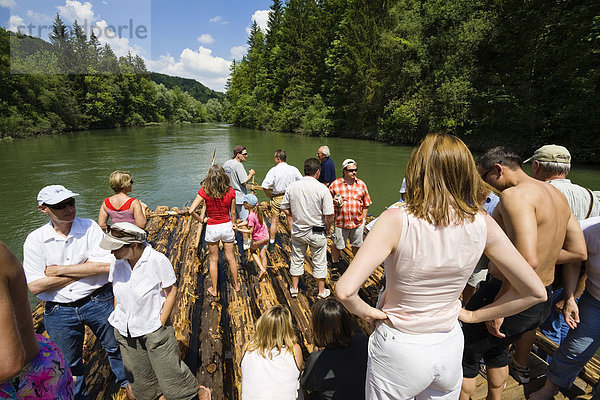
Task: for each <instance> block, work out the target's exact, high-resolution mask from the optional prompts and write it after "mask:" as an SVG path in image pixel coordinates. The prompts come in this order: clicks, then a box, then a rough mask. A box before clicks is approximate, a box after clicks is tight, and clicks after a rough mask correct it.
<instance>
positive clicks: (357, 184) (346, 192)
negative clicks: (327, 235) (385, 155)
mask: <svg viewBox="0 0 600 400" xmlns="http://www.w3.org/2000/svg"><path fill="white" fill-rule="evenodd" d="M342 173H343V174H344V175H343V176H342V177H341V178H338V179H336V180H335V181H333V182H332V183H331V185H330V186H329V191H330V192H331V196H332V197H333V205H334V207H335V231H334V235H333V247H332V248H331V262H332V263H334V264H337V263H338V262H339V256H340V251H341V250H343V249H344V248H345V247H346V241H347V240H348V239H350V245H351V246H352V253H354V254H356V252H357V251H358V248H359V247H360V246H362V243H363V231H364V226H365V220H366V218H367V213H368V212H369V206H370V205H371V203H372V202H371V197H370V196H369V190H368V189H367V185H366V184H365V183H364V182H363V181H362V180H360V179H358V178H357V177H356V175H357V173H358V165H357V164H356V161H354V160H353V159H351V158H348V159H346V160H344V161H343V162H342Z"/></svg>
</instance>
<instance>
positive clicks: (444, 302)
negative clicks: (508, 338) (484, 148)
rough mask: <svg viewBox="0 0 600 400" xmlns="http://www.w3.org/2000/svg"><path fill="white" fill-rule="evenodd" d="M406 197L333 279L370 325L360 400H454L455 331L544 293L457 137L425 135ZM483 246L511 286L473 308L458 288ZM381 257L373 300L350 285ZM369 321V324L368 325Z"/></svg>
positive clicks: (457, 382)
mask: <svg viewBox="0 0 600 400" xmlns="http://www.w3.org/2000/svg"><path fill="white" fill-rule="evenodd" d="M406 188H407V190H406V196H405V201H406V203H405V204H404V205H403V206H401V207H400V208H393V209H388V210H386V211H385V212H384V213H383V214H382V215H381V217H380V218H379V219H378V221H377V223H376V224H375V226H374V227H373V229H372V230H371V231H370V232H369V235H368V236H367V238H366V240H365V242H364V245H363V246H362V247H361V248H360V250H359V251H358V253H357V254H356V257H355V258H354V260H353V261H352V263H351V264H350V266H349V267H348V269H347V271H346V272H345V273H344V275H342V277H341V278H340V280H339V282H338V284H337V287H336V294H337V296H338V297H339V299H340V300H341V301H342V302H343V303H344V305H345V306H346V307H347V308H348V310H349V311H350V312H352V313H354V314H356V315H358V316H359V317H361V318H363V319H364V320H366V321H368V322H370V323H372V324H373V325H376V329H375V331H374V332H373V334H372V335H371V337H370V338H369V354H368V365H367V379H366V392H365V393H366V398H367V399H400V398H402V399H405V398H413V397H417V398H424V399H425V398H433V397H435V398H436V399H458V397H459V395H460V390H461V383H462V368H461V361H462V353H463V345H464V341H463V334H462V330H461V328H460V326H459V324H458V319H459V316H460V319H461V320H463V321H465V322H469V323H473V322H480V321H487V320H491V319H494V318H500V317H504V316H508V315H513V314H516V313H518V312H520V311H522V310H525V309H526V308H528V307H530V306H532V305H534V304H537V303H540V302H542V301H545V299H546V296H547V295H546V290H545V289H544V285H543V284H542V282H541V281H540V279H539V278H538V277H537V275H536V274H535V272H534V271H533V269H532V268H531V267H530V266H529V264H528V263H527V261H525V259H524V258H523V257H522V256H521V255H520V254H519V252H518V251H517V250H516V249H515V247H514V246H513V245H512V243H511V242H510V240H509V239H508V238H507V236H506V235H505V234H504V232H503V231H502V229H501V228H500V227H499V226H498V224H497V223H496V222H495V221H494V220H493V219H492V218H491V217H490V216H489V215H487V214H486V213H485V212H483V211H482V205H483V202H484V201H485V199H486V197H487V195H488V193H489V192H490V188H489V186H487V185H486V184H485V183H484V182H483V180H482V179H481V177H480V176H479V174H478V173H477V170H476V166H475V161H474V160H473V156H472V155H471V152H470V151H469V150H468V148H467V147H466V146H465V144H464V143H463V142H462V141H461V140H460V139H458V138H457V137H456V136H452V135H446V134H430V135H427V137H426V138H425V139H424V140H423V142H422V143H421V144H420V145H419V146H418V147H417V148H416V149H415V150H413V153H412V154H411V156H410V159H409V161H408V165H407V167H406ZM482 252H485V254H486V255H487V256H488V257H489V258H490V260H491V261H492V262H493V263H494V265H495V266H496V267H498V269H499V271H501V272H502V273H503V274H504V276H505V277H506V279H507V281H508V282H510V284H511V289H510V290H509V291H507V292H506V293H503V294H502V295H501V296H498V298H497V299H496V300H495V301H494V302H493V303H491V304H490V305H488V306H486V307H484V308H482V309H479V310H476V311H466V310H464V309H461V303H460V300H459V296H460V293H461V291H462V290H463V288H464V287H465V284H466V283H467V280H468V278H469V276H470V275H471V273H472V272H473V270H474V268H475V265H476V264H477V261H478V260H479V258H480V257H481V254H482ZM383 262H385V275H386V288H385V291H384V292H383V294H382V296H381V299H380V302H379V305H380V306H381V309H377V308H374V307H371V306H370V305H368V304H367V303H365V302H364V301H363V300H362V299H361V298H360V297H359V296H358V290H359V288H360V287H361V286H362V284H363V283H364V282H365V280H366V279H367V278H368V277H369V275H371V273H372V272H373V271H374V270H375V268H377V266H379V265H380V264H381V263H383ZM376 322H377V323H376Z"/></svg>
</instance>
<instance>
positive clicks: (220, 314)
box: [33, 203, 599, 400]
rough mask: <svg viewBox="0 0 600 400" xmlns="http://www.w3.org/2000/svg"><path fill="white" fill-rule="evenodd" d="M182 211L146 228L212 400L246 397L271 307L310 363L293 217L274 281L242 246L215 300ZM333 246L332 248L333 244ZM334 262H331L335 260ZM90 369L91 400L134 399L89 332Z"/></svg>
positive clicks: (223, 271)
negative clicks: (163, 261) (294, 275)
mask: <svg viewBox="0 0 600 400" xmlns="http://www.w3.org/2000/svg"><path fill="white" fill-rule="evenodd" d="M261 207H262V209H263V212H264V216H265V221H266V223H267V224H270V218H271V214H270V209H269V207H266V203H263V204H262V205H261ZM178 211H179V210H178V209H177V208H173V209H169V208H168V207H164V206H161V207H158V208H157V209H156V210H155V211H153V212H150V213H149V214H148V223H147V225H146V230H147V231H148V234H149V236H148V238H149V241H150V242H152V243H153V246H154V248H155V249H156V250H157V251H160V252H162V253H164V254H165V255H167V257H168V258H169V260H170V261H171V263H172V264H173V268H174V271H175V273H176V276H177V277H178V283H177V284H178V290H177V299H176V302H175V306H174V308H173V312H172V313H171V323H172V324H173V327H174V328H175V335H176V338H177V340H178V342H179V355H180V357H181V358H182V359H183V360H185V362H186V364H187V365H188V366H189V367H190V369H191V370H192V372H193V373H195V374H196V377H197V379H198V382H199V384H202V385H204V386H206V387H209V388H210V389H211V390H212V392H213V393H212V398H213V399H215V400H221V399H231V400H238V399H240V397H241V367H240V363H241V359H242V347H243V344H244V343H245V342H246V341H247V340H248V339H249V338H250V337H251V335H252V333H253V331H254V322H255V321H256V319H257V318H258V317H259V316H260V315H261V314H262V313H263V312H264V311H265V310H267V309H268V308H269V307H271V306H272V305H274V304H284V305H286V306H287V307H289V309H290V310H291V312H292V319H293V323H294V327H295V330H296V334H297V337H298V343H299V344H300V346H301V347H302V350H303V353H304V357H305V358H306V357H307V356H308V354H309V353H310V352H311V351H312V350H313V347H314V346H313V339H312V336H311V332H310V316H311V311H310V310H311V307H312V305H313V304H314V302H315V301H316V295H317V285H316V281H315V280H314V278H313V277H312V274H311V273H312V270H313V263H312V259H311V257H310V252H309V254H307V257H306V259H305V274H304V276H303V277H302V279H301V281H300V286H299V287H300V294H299V296H298V297H297V298H296V299H293V298H291V296H290V293H289V290H288V288H289V286H290V284H291V276H290V274H289V261H290V260H289V257H290V254H291V253H290V231H289V228H288V226H287V221H286V219H285V218H284V217H283V216H280V218H279V225H278V228H277V231H278V234H277V239H276V240H277V241H276V251H275V252H274V253H267V258H268V261H269V267H268V272H267V279H266V280H265V281H264V282H258V278H257V275H258V273H257V271H258V269H257V268H256V267H255V266H254V263H253V261H252V260H251V259H250V258H249V257H248V256H249V255H247V254H239V252H238V250H237V249H238V248H239V247H237V246H236V258H237V260H238V269H239V276H240V283H241V290H240V292H235V291H234V290H233V286H232V284H231V282H232V279H231V276H230V273H229V268H228V266H227V265H226V262H225V261H224V260H225V258H224V255H223V254H221V257H220V262H219V284H218V291H219V296H218V297H217V298H214V297H212V296H210V295H208V294H207V292H206V290H207V288H208V287H210V284H211V281H210V277H209V274H208V253H207V250H205V246H204V243H203V242H202V241H203V236H202V231H203V225H202V224H200V223H198V222H197V221H196V220H195V219H193V218H191V217H190V216H189V215H182V214H179V213H178ZM329 245H330V246H331V245H332V243H331V240H329ZM328 258H329V259H330V256H329V255H328ZM351 258H352V252H351V250H350V247H349V246H348V247H347V248H346V249H344V250H343V251H342V252H341V255H340V263H339V266H338V267H337V268H332V267H329V268H328V277H327V280H326V287H328V288H329V289H331V290H332V292H333V291H334V288H335V285H334V283H335V282H336V281H337V280H338V279H339V277H340V276H341V274H342V273H343V272H344V271H345V269H346V268H347V266H348V264H349V263H350V261H351ZM382 278H383V268H382V267H379V268H378V269H377V270H376V271H375V272H374V273H373V274H372V275H371V276H370V277H369V279H368V280H367V282H365V284H364V285H363V287H362V288H361V290H360V296H361V297H362V298H363V299H365V300H366V301H367V302H369V303H370V304H375V302H376V300H377V296H378V293H379V289H380V288H381V281H382ZM33 318H34V324H35V327H36V331H37V332H38V333H44V334H45V332H44V326H43V304H39V305H38V306H37V307H36V309H35V310H34V312H33ZM355 321H356V329H357V330H359V331H362V332H364V333H365V334H369V333H370V332H371V329H370V327H369V326H368V325H367V324H366V323H364V322H363V321H361V320H360V319H358V318H355ZM537 344H538V346H540V347H541V348H544V347H543V346H549V347H552V346H551V345H550V344H548V343H546V342H545V341H544V340H543V338H539V337H538V341H537ZM544 349H545V348H544ZM531 357H532V365H534V367H533V368H532V370H533V371H532V372H533V373H532V376H533V379H532V382H531V383H530V384H528V385H525V386H523V385H519V384H518V383H516V382H515V381H514V379H512V378H510V377H509V381H508V383H507V388H506V390H505V394H504V395H503V398H505V399H520V398H525V397H526V395H528V394H529V393H531V392H532V391H535V390H537V388H539V387H541V384H543V379H545V368H546V366H545V363H544V362H543V361H542V360H540V359H539V358H537V357H535V356H533V355H532V356H531ZM84 363H85V367H86V382H87V385H88V395H89V398H90V399H98V400H100V399H109V398H111V397H112V398H114V399H119V400H125V399H127V396H126V394H125V392H124V390H119V388H118V386H117V385H116V384H115V383H114V375H113V374H112V372H111V371H110V368H109V365H108V360H107V358H106V355H105V352H104V351H103V350H102V346H101V345H100V344H99V343H98V342H97V341H96V338H95V336H94V335H93V334H92V333H91V331H90V330H89V329H88V330H86V338H85V342H84ZM539 371H542V372H541V373H540V372H539ZM598 371H599V368H598V362H597V360H596V359H593V360H592V361H591V362H590V363H589V364H588V366H587V367H586V369H585V370H584V372H583V373H582V377H583V378H584V379H585V381H582V380H580V379H579V380H578V381H576V384H577V387H576V388H575V389H574V390H573V391H570V392H568V393H564V394H559V395H558V396H557V398H560V399H562V398H582V399H583V398H589V397H586V393H589V390H590V389H591V386H590V385H589V384H586V382H588V383H589V382H593V381H595V380H597V379H598ZM477 383H478V384H477V393H476V395H475V396H474V399H478V398H484V397H485V387H486V386H487V384H486V382H485V379H484V378H483V377H482V376H479V377H478V382H477ZM561 396H562V397H561ZM581 396H583V397H581Z"/></svg>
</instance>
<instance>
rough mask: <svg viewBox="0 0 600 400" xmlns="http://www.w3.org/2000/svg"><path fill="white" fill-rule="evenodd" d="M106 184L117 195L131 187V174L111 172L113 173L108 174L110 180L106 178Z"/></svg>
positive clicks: (117, 171)
mask: <svg viewBox="0 0 600 400" xmlns="http://www.w3.org/2000/svg"><path fill="white" fill-rule="evenodd" d="M108 183H109V185H110V188H111V189H112V190H114V192H115V193H119V192H120V191H122V190H123V189H125V188H127V187H128V186H131V184H132V182H131V174H130V173H129V172H127V171H121V170H116V171H113V173H112V174H110V178H108Z"/></svg>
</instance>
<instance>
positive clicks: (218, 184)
mask: <svg viewBox="0 0 600 400" xmlns="http://www.w3.org/2000/svg"><path fill="white" fill-rule="evenodd" d="M203 204H206V217H204V215H201V216H200V218H202V220H203V222H205V223H206V231H205V232H204V240H205V241H206V245H207V246H208V255H209V273H210V279H211V283H212V286H211V287H210V288H208V294H210V295H211V296H214V297H216V296H217V279H218V277H219V270H218V264H219V241H221V242H223V249H224V250H225V258H226V259H227V263H228V264H229V269H230V270H231V276H233V288H234V289H235V291H236V292H239V290H240V282H239V280H238V267H237V263H236V261H235V255H234V254H233V243H234V241H235V232H234V231H233V223H232V221H235V190H234V189H233V188H232V187H231V186H230V183H229V176H227V173H226V172H225V170H224V169H223V167H221V166H220V165H218V164H215V165H213V166H212V167H210V168H209V170H208V172H207V173H206V178H205V179H204V182H202V187H201V188H200V190H198V194H197V195H196V198H195V199H194V201H193V202H192V205H191V206H190V209H189V210H188V211H189V212H190V214H192V215H194V213H195V212H196V210H197V209H198V207H201V206H202V205H203Z"/></svg>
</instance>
